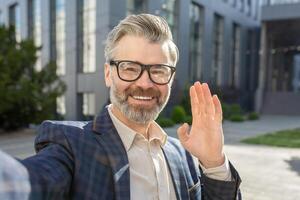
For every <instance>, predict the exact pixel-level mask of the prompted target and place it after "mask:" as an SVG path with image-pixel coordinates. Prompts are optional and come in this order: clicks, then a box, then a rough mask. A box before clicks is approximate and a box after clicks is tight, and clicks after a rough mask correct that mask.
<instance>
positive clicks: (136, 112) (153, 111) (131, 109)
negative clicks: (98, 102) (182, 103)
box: [110, 83, 171, 124]
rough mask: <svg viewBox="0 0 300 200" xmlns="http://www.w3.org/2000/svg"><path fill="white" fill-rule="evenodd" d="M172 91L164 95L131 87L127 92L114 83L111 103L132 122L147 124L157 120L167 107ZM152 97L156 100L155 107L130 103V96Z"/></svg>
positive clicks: (157, 91)
mask: <svg viewBox="0 0 300 200" xmlns="http://www.w3.org/2000/svg"><path fill="white" fill-rule="evenodd" d="M170 91H171V89H170V88H168V91H167V94H165V95H162V94H161V92H160V91H159V90H157V89H154V88H149V89H147V90H144V89H142V88H140V87H132V86H131V87H129V88H127V89H126V90H125V91H119V90H118V88H117V87H116V84H115V83H113V84H112V85H111V88H110V101H111V103H112V104H113V105H114V106H116V107H117V108H118V109H119V110H120V111H121V113H122V114H123V115H124V116H126V117H127V118H128V119H129V120H130V121H133V122H135V123H138V124H147V123H149V122H151V121H153V120H155V119H156V118H157V117H158V115H159V113H160V112H161V111H162V110H163V108H164V107H165V106H166V104H167V102H168V100H169V97H170ZM135 95H136V96H151V97H154V98H155V99H156V103H155V105H154V106H152V107H150V108H146V107H144V106H142V105H131V104H129V103H128V97H129V96H131V97H132V96H135Z"/></svg>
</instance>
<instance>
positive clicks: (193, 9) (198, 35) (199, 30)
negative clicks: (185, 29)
mask: <svg viewBox="0 0 300 200" xmlns="http://www.w3.org/2000/svg"><path fill="white" fill-rule="evenodd" d="M203 28H204V11H203V8H202V7H200V6H199V5H197V4H194V3H192V4H191V5H190V53H189V56H190V57H189V77H190V81H195V80H199V79H202V77H201V73H202V43H203V32H204V31H203Z"/></svg>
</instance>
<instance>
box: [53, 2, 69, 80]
mask: <svg viewBox="0 0 300 200" xmlns="http://www.w3.org/2000/svg"><path fill="white" fill-rule="evenodd" d="M65 18H66V17H65V0H51V1H50V20H51V22H50V32H51V35H50V37H51V38H50V40H51V47H50V54H51V55H50V57H51V60H54V61H55V62H56V65H57V70H56V73H57V75H60V76H62V75H65V73H66V63H65V59H66V49H65V45H66V44H65V43H66V41H65V37H66V29H65Z"/></svg>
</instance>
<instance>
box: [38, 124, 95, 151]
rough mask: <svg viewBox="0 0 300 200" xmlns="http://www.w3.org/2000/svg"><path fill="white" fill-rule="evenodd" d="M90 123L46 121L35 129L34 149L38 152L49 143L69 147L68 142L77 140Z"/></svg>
mask: <svg viewBox="0 0 300 200" xmlns="http://www.w3.org/2000/svg"><path fill="white" fill-rule="evenodd" d="M90 124H91V122H89V121H87V122H81V121H54V120H46V121H44V122H42V123H41V125H40V126H39V127H38V129H37V137H36V139H35V149H36V151H37V152H38V151H39V150H41V149H42V148H44V147H45V146H46V145H48V144H50V143H55V144H60V145H63V146H64V147H67V148H68V147H70V144H69V143H70V141H72V140H79V138H80V135H83V134H84V133H85V132H86V130H87V127H88V126H89V125H90Z"/></svg>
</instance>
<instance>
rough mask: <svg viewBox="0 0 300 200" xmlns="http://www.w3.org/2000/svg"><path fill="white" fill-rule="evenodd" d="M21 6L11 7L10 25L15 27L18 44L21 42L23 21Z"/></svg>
mask: <svg viewBox="0 0 300 200" xmlns="http://www.w3.org/2000/svg"><path fill="white" fill-rule="evenodd" d="M20 17H21V16H20V6H19V5H18V4H13V5H11V6H10V7H9V25H11V26H14V27H15V34H16V40H17V42H20V41H21V19H20Z"/></svg>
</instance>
